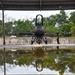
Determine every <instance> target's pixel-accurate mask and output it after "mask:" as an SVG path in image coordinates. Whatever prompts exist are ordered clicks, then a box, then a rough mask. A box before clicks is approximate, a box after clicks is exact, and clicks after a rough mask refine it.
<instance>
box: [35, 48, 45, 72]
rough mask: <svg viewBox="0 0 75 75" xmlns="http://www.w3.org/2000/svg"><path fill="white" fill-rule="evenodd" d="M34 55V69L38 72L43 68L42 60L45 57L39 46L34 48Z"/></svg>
mask: <svg viewBox="0 0 75 75" xmlns="http://www.w3.org/2000/svg"><path fill="white" fill-rule="evenodd" d="M34 57H35V63H36V70H37V71H39V72H40V71H42V70H43V61H44V57H45V53H44V50H43V48H41V47H38V48H35V51H34Z"/></svg>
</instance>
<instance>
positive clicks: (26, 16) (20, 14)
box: [0, 10, 75, 20]
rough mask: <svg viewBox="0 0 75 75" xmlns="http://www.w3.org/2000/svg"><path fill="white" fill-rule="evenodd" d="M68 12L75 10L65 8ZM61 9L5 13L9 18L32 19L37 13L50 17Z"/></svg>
mask: <svg viewBox="0 0 75 75" xmlns="http://www.w3.org/2000/svg"><path fill="white" fill-rule="evenodd" d="M65 11H66V13H67V14H68V15H69V13H70V12H72V11H75V10H65ZM59 12H60V11H59V10H54V11H5V15H6V17H7V18H9V19H11V18H13V19H16V20H18V19H30V20H32V19H33V18H35V17H36V15H37V14H42V15H43V16H44V17H48V16H50V15H54V14H58V13H59ZM0 18H1V11H0Z"/></svg>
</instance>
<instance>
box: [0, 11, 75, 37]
mask: <svg viewBox="0 0 75 75" xmlns="http://www.w3.org/2000/svg"><path fill="white" fill-rule="evenodd" d="M43 24H44V25H43V26H44V28H45V31H46V32H49V33H57V32H58V33H60V35H61V36H62V34H63V36H75V11H73V12H71V13H70V15H69V16H68V15H67V14H66V12H65V10H60V13H59V14H55V15H51V16H49V17H44V19H43ZM34 27H35V18H34V19H33V20H31V21H30V20H28V19H27V20H21V19H18V20H14V21H13V20H12V21H8V22H5V34H6V35H10V34H14V33H20V32H32V31H33V30H34ZM2 32H3V30H2V20H0V36H2V34H3V33H2ZM67 33H68V34H67ZM65 34H67V35H65Z"/></svg>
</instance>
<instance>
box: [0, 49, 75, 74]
mask: <svg viewBox="0 0 75 75" xmlns="http://www.w3.org/2000/svg"><path fill="white" fill-rule="evenodd" d="M56 51H57V50H44V49H43V48H35V49H33V50H30V51H29V50H16V51H7V50H6V73H7V74H9V72H10V70H11V71H12V69H14V70H15V68H16V67H17V69H18V70H19V68H22V69H23V68H27V67H30V66H31V68H32V69H33V68H34V70H37V71H39V72H40V73H41V72H43V73H44V71H46V72H47V71H48V72H47V73H48V74H52V72H53V71H55V73H56V74H60V75H64V74H69V73H73V74H75V50H58V51H59V54H56ZM3 65H4V64H3V50H0V74H3V70H4V68H3ZM28 69H29V68H28ZM25 70H26V69H25ZM25 70H24V71H25ZM34 70H33V72H34ZM16 71H17V70H15V71H14V72H12V74H15V73H16ZM28 71H29V70H28ZM29 72H31V71H29ZM29 72H27V74H28V73H29ZM20 73H21V72H20ZM47 73H46V74H47ZM18 74H19V71H18ZM25 74H26V73H25ZM53 74H54V73H53Z"/></svg>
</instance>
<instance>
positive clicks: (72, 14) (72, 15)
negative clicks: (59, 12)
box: [69, 11, 75, 24]
mask: <svg viewBox="0 0 75 75" xmlns="http://www.w3.org/2000/svg"><path fill="white" fill-rule="evenodd" d="M70 15H71V16H70V18H69V21H71V22H73V23H74V24H75V11H73V12H71V13H70Z"/></svg>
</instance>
